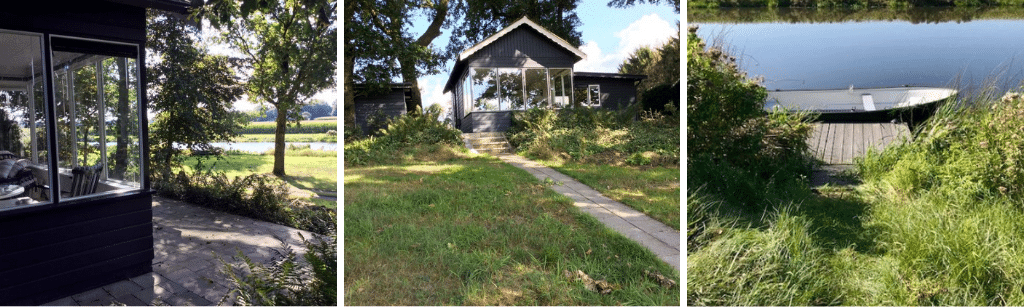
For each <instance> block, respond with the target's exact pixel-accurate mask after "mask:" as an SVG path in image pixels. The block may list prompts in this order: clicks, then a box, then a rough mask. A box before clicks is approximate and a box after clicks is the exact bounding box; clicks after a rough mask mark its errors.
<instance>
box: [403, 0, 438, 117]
mask: <svg viewBox="0 0 1024 307" xmlns="http://www.w3.org/2000/svg"><path fill="white" fill-rule="evenodd" d="M447 17H448V0H441V1H437V3H435V4H434V20H433V21H432V22H430V26H428V27H427V30H426V31H424V32H423V35H420V37H419V38H418V39H416V44H417V45H420V46H421V47H424V48H426V47H430V42H432V41H434V38H437V37H438V36H440V35H441V26H442V25H444V20H445V18H447ZM398 63H399V65H401V66H402V79H403V80H404V81H405V82H406V83H409V84H412V99H410V100H409V101H408V102H406V106H405V108H406V110H407V111H409V112H410V113H411V112H412V111H413V110H416V107H420V108H421V109H422V108H423V97H422V94H421V93H420V84H419V82H418V81H417V80H416V77H418V75H419V74H417V73H416V60H415V59H413V58H411V57H400V58H399V59H398Z"/></svg>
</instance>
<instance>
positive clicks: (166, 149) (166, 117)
mask: <svg viewBox="0 0 1024 307" xmlns="http://www.w3.org/2000/svg"><path fill="white" fill-rule="evenodd" d="M198 31H199V29H198V28H197V27H195V26H194V24H191V23H189V22H186V21H184V20H181V19H178V18H175V17H173V16H169V15H165V14H163V13H157V11H153V10H151V11H150V12H149V22H148V23H147V32H148V33H147V35H148V42H147V47H149V49H150V51H149V54H150V55H153V56H154V57H156V58H157V61H150V62H149V64H150V65H149V67H148V68H147V70H146V71H147V73H148V75H147V78H146V79H147V81H148V82H149V85H148V87H149V89H150V91H151V92H152V95H151V96H150V99H149V108H150V109H151V110H153V112H154V113H156V114H157V116H156V118H155V119H154V121H153V123H152V127H153V128H152V130H151V131H150V137H151V138H152V144H153V146H154V148H155V150H154V151H153V155H154V159H153V161H154V163H153V165H154V167H156V168H158V169H159V171H160V172H161V173H162V174H163V175H165V176H166V175H169V173H170V170H171V166H172V161H174V159H175V157H176V156H177V155H178V153H179V151H178V150H177V149H175V147H174V144H179V145H181V146H184V147H185V148H188V149H191V150H194V151H195V150H210V149H212V147H210V144H209V143H210V142H216V141H227V140H231V139H232V138H233V137H235V136H236V135H237V134H236V131H237V130H238V129H240V128H241V127H242V123H243V120H244V117H243V116H242V114H240V113H238V112H233V111H232V110H231V106H232V104H233V103H234V101H236V100H238V98H239V97H241V95H242V93H243V92H244V89H243V87H242V84H241V80H239V78H238V77H237V76H236V75H235V73H234V71H233V69H232V68H231V65H230V64H229V59H228V58H227V57H224V56H213V55H210V54H208V50H206V49H204V48H201V47H199V44H198V42H196V41H195V40H194V39H193V37H196V36H197V35H196V34H198ZM200 89H201V90H200ZM118 148H119V149H120V148H121V146H118Z"/></svg>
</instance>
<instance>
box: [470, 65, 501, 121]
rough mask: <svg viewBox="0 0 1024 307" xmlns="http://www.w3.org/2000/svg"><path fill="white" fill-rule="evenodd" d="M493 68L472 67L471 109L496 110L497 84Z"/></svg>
mask: <svg viewBox="0 0 1024 307" xmlns="http://www.w3.org/2000/svg"><path fill="white" fill-rule="evenodd" d="M494 71H495V69H493V68H474V69H473V109H474V110H477V111H497V110H498V84H497V82H496V81H497V80H495V78H494Z"/></svg>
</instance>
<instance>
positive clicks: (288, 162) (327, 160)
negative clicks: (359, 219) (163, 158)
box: [183, 151, 338, 208]
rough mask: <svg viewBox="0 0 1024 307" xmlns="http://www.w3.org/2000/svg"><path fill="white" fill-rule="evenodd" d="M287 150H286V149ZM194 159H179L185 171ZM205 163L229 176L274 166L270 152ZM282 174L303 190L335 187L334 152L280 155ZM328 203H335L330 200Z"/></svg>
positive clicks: (227, 156)
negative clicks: (282, 167)
mask: <svg viewBox="0 0 1024 307" xmlns="http://www.w3.org/2000/svg"><path fill="white" fill-rule="evenodd" d="M286 153H287V151H286ZM196 163H197V159H196V158H195V157H190V158H187V159H186V161H185V162H184V163H183V167H184V168H185V169H186V171H188V172H191V171H193V170H194V168H195V166H196ZM203 164H204V165H205V166H206V167H212V168H213V170H214V171H223V172H224V173H225V174H226V175H227V176H228V177H229V178H230V177H235V176H245V175H248V174H252V173H268V174H269V173H270V172H271V171H272V170H273V168H274V156H273V155H260V154H246V153H232V154H226V155H224V156H223V159H220V160H217V159H213V158H206V159H205V160H203ZM284 170H285V174H286V175H285V177H284V178H283V179H284V180H285V181H287V182H288V183H289V184H291V185H293V186H295V187H297V188H300V189H304V190H319V191H336V190H337V186H338V159H337V157H336V156H319V157H316V156H314V157H309V156H295V155H286V156H285V159H284ZM328 203H331V205H330V206H329V207H332V208H334V207H336V204H334V203H333V202H328Z"/></svg>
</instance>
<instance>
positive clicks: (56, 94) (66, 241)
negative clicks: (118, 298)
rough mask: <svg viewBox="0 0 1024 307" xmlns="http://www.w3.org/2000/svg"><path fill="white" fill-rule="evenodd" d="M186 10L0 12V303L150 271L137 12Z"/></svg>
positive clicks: (82, 7) (86, 3) (111, 6)
mask: <svg viewBox="0 0 1024 307" xmlns="http://www.w3.org/2000/svg"><path fill="white" fill-rule="evenodd" d="M188 7H189V4H188V1H177V0H134V1H133V0H106V1H103V0H81V1H18V2H16V3H15V2H12V3H9V4H7V5H6V9H5V10H3V11H2V12H0V304H4V305H34V304H41V303H45V302H47V301H50V300H53V299H56V298H59V297H62V296H67V295H71V294H74V293H78V292H81V291H84V290H88V289H92V288H96V287H99V286H102V285H105V284H108V283H111V282H114V281H117V280H121V279H125V278H130V277H135V276H139V275H142V274H146V273H148V272H151V271H152V260H153V218H152V216H153V213H152V193H153V192H152V191H151V189H150V182H149V179H148V177H149V176H148V174H146V169H147V165H148V163H149V161H148V159H147V157H148V155H149V150H148V141H147V139H148V138H147V116H146V114H147V112H146V95H145V94H146V81H145V67H146V65H145V59H146V55H145V42H146V9H147V8H155V9H161V10H167V11H173V12H177V13H186V12H187V9H188ZM197 90H200V89H197Z"/></svg>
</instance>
